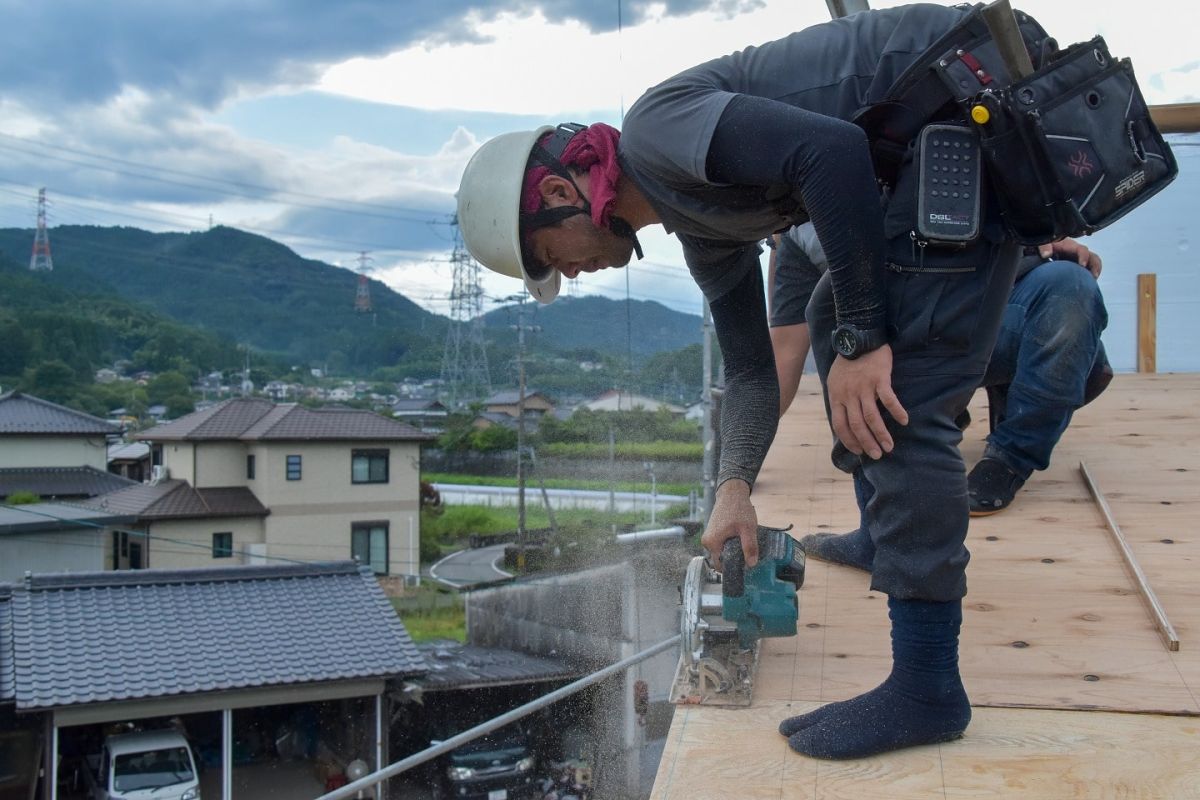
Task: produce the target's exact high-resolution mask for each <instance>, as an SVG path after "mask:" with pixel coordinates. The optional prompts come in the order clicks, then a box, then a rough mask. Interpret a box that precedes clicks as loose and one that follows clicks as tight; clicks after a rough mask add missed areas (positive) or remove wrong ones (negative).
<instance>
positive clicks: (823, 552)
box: [800, 467, 875, 572]
mask: <svg viewBox="0 0 1200 800" xmlns="http://www.w3.org/2000/svg"><path fill="white" fill-rule="evenodd" d="M874 494H875V487H873V486H871V484H870V483H869V482H868V481H867V479H866V476H864V475H863V471H862V468H861V467H860V468H858V469H856V470H854V499H855V500H857V501H858V530H855V531H851V532H850V533H814V534H809V535H808V536H805V537H804V538H802V539H801V540H800V549H801V550H803V551H804V554H805V555H806V556H812V557H813V558H818V559H820V560H822V561H829V562H831V563H833V564H844V565H845V566H847V567H854V568H856V569H861V570H865V571H866V572H870V571H871V566H872V564H874V563H875V543H874V542H872V541H871V530H870V528H869V527H867V503H868V502H870V500H871V497H872V496H873V495H874Z"/></svg>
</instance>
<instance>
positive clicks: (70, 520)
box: [0, 503, 134, 534]
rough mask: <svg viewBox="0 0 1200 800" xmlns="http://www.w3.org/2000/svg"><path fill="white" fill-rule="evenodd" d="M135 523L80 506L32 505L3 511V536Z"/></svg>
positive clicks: (123, 516)
mask: <svg viewBox="0 0 1200 800" xmlns="http://www.w3.org/2000/svg"><path fill="white" fill-rule="evenodd" d="M133 521H134V517H133V516H132V515H126V514H114V513H110V512H107V511H98V510H96V509H92V508H85V507H83V506H80V505H78V504H72V505H68V504H66V503H30V504H29V505H24V506H10V507H8V508H0V534H5V533H37V532H39V531H61V530H66V529H72V528H75V529H78V528H95V527H100V526H106V525H126V524H129V523H131V522H133Z"/></svg>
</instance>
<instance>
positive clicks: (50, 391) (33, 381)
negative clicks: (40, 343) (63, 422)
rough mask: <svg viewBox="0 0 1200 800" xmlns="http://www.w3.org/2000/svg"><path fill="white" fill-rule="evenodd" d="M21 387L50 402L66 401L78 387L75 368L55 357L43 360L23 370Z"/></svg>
mask: <svg viewBox="0 0 1200 800" xmlns="http://www.w3.org/2000/svg"><path fill="white" fill-rule="evenodd" d="M22 388H23V389H24V390H25V391H26V392H28V393H29V394H31V395H34V396H35V397H40V398H42V399H43V400H49V401H50V402H52V403H67V402H69V401H70V400H71V398H73V397H74V396H75V393H76V392H77V391H78V389H79V380H78V378H77V377H76V375H75V370H73V369H71V368H70V367H69V366H68V365H67V364H66V362H64V361H59V360H58V359H55V360H53V361H45V362H43V363H41V364H39V365H38V366H36V367H33V368H31V369H27V370H26V371H25V380H24V381H23V385H22Z"/></svg>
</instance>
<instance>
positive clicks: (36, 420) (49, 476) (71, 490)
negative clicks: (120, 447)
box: [0, 392, 131, 500]
mask: <svg viewBox="0 0 1200 800" xmlns="http://www.w3.org/2000/svg"><path fill="white" fill-rule="evenodd" d="M120 433H121V429H120V428H118V427H117V426H116V425H112V424H110V423H108V422H105V421H104V420H102V419H99V418H98V417H93V416H91V415H90V414H84V413H83V412H82V411H76V410H75V409H73V408H67V407H66V406H60V405H58V404H57V403H51V402H50V401H49V400H43V399H41V398H40V397H34V396H33V395H28V394H23V393H21V392H8V393H7V394H2V395H0V500H3V499H4V498H6V497H8V496H9V495H11V494H14V493H17V492H29V493H32V494H35V495H37V496H38V497H40V498H42V499H43V500H74V499H79V498H85V497H93V496H95V495H98V494H103V493H105V492H111V491H113V490H114V489H119V488H122V487H125V486H128V485H130V483H131V482H130V481H129V480H126V479H124V478H122V477H119V476H117V475H111V474H109V472H108V445H109V442H110V441H112V440H115V439H116V438H117V437H118V436H119V435H120Z"/></svg>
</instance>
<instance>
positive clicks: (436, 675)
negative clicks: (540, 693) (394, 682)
mask: <svg viewBox="0 0 1200 800" xmlns="http://www.w3.org/2000/svg"><path fill="white" fill-rule="evenodd" d="M417 649H418V650H420V652H421V655H422V656H424V657H425V661H426V663H428V664H429V672H428V673H427V674H426V675H424V676H422V677H421V679H420V683H421V685H422V686H423V687H425V689H426V690H429V691H435V690H439V689H470V688H475V687H480V686H496V685H501V684H514V683H541V682H543V681H554V680H569V679H571V678H577V677H579V676H581V675H584V674H586V673H587V670H583V669H577V668H575V667H572V666H570V665H569V664H567V663H566V662H564V661H559V660H557V659H553V658H545V657H543V656H531V655H527V654H525V653H518V652H516V651H514V650H502V649H500V648H493V647H475V646H474V645H467V644H461V643H459V642H453V641H450V642H427V643H424V644H419V645H417Z"/></svg>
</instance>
